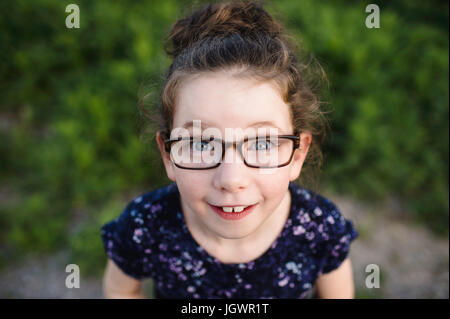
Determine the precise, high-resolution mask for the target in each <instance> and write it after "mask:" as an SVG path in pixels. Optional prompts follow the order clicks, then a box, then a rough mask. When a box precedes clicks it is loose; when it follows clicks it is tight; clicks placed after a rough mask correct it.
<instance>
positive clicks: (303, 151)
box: [289, 132, 312, 182]
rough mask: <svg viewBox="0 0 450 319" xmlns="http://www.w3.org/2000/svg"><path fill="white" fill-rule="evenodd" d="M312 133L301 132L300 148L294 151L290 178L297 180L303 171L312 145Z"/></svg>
mask: <svg viewBox="0 0 450 319" xmlns="http://www.w3.org/2000/svg"><path fill="white" fill-rule="evenodd" d="M311 141H312V135H311V133H309V132H303V133H301V134H300V148H297V149H296V150H295V151H294V155H293V156H292V162H291V172H290V177H289V180H290V181H291V182H292V181H295V180H296V179H297V178H298V177H299V176H300V172H301V171H302V167H303V163H304V162H305V159H306V155H307V154H308V150H309V146H310V145H311Z"/></svg>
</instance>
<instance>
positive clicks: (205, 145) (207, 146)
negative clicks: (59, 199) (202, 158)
mask: <svg viewBox="0 0 450 319" xmlns="http://www.w3.org/2000/svg"><path fill="white" fill-rule="evenodd" d="M192 144H194V150H195V151H197V152H203V151H211V150H212V149H214V148H213V146H212V144H211V143H209V142H207V141H199V142H192Z"/></svg>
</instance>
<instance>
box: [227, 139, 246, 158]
mask: <svg viewBox="0 0 450 319" xmlns="http://www.w3.org/2000/svg"><path fill="white" fill-rule="evenodd" d="M222 143H223V150H222V159H225V160H226V154H227V150H228V148H229V147H230V146H232V149H234V150H235V151H234V152H233V153H232V155H233V154H234V155H235V154H236V152H237V153H239V156H240V157H241V160H243V159H244V153H243V152H242V146H243V144H244V141H231V142H227V141H223V142H222ZM235 157H236V156H235Z"/></svg>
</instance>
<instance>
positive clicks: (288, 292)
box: [102, 2, 358, 298]
mask: <svg viewBox="0 0 450 319" xmlns="http://www.w3.org/2000/svg"><path fill="white" fill-rule="evenodd" d="M169 40H170V41H171V47H169V48H168V49H167V51H168V53H169V54H170V55H171V56H172V57H173V63H172V65H171V66H170V68H169V70H168V72H167V75H166V81H165V83H164V86H163V90H162V94H161V103H160V115H161V125H160V130H159V131H158V132H157V134H156V141H157V143H158V146H159V150H160V152H161V156H162V159H163V162H164V166H165V169H166V173H167V176H168V177H169V178H170V180H172V181H173V183H171V184H170V185H167V186H164V187H161V188H159V189H156V190H154V191H151V192H148V193H146V194H143V195H142V196H139V197H137V198H136V199H134V200H133V201H132V202H130V203H129V204H128V206H127V207H126V208H125V209H124V211H123V212H122V214H121V215H120V216H119V217H118V218H116V219H115V220H113V221H111V222H109V223H107V224H105V225H104V226H103V227H102V240H103V243H104V245H105V249H106V252H107V255H108V257H109V260H108V264H107V268H106V272H105V275H104V293H105V296H106V297H119V298H121V297H125V298H126V297H144V296H143V295H142V294H141V292H140V281H141V280H142V279H144V278H152V279H153V280H154V282H155V295H156V297H158V298H305V297H309V296H311V293H312V292H313V288H316V293H317V295H318V296H319V297H323V298H352V297H353V296H354V287H353V278H352V268H351V262H350V260H349V258H348V253H349V249H350V243H351V241H352V240H354V239H355V238H356V237H357V236H358V233H357V232H356V230H355V229H354V227H353V224H352V222H351V221H349V220H346V219H345V218H344V217H343V216H342V215H341V214H340V212H339V210H338V209H337V208H336V206H335V205H334V204H333V203H332V202H330V201H329V200H327V199H326V198H325V197H323V196H321V195H319V194H317V193H315V192H313V191H311V190H308V189H306V188H303V187H301V186H300V185H298V184H296V183H295V182H294V181H295V180H297V178H299V176H300V172H301V170H302V166H303V163H304V162H305V159H307V155H308V159H309V160H310V159H311V158H313V156H316V157H317V155H318V154H319V155H320V149H319V144H320V142H321V141H322V140H323V137H324V132H323V131H324V127H325V126H324V123H325V122H324V120H323V117H321V114H322V113H321V111H320V108H319V102H318V100H317V98H316V96H315V95H314V94H313V93H312V92H311V90H310V89H309V88H308V86H307V85H306V83H305V81H304V79H303V73H302V68H301V67H302V66H301V65H300V64H299V63H298V62H297V58H296V56H295V55H294V54H293V51H292V45H291V44H289V42H288V40H287V37H286V36H285V35H284V33H283V29H282V27H281V26H280V24H279V23H278V22H276V21H275V20H274V19H273V18H272V17H271V16H270V15H269V14H268V13H267V12H266V11H265V10H264V9H263V8H262V6H261V5H260V4H258V3H253V2H244V3H242V2H232V3H219V4H214V5H207V6H206V7H204V8H203V9H201V10H198V11H196V12H194V13H193V14H192V15H191V16H189V17H186V18H184V19H181V20H179V21H178V22H177V23H176V24H175V25H174V26H173V29H172V31H171V33H170V37H169ZM196 126H197V127H196ZM199 128H200V132H199ZM176 129H177V130H184V135H183V136H178V135H176V134H173V133H174V132H175V130H176ZM257 129H258V131H257V134H256V135H254V134H253V135H251V134H250V135H251V136H250V135H248V134H245V132H255V131H256V130H257ZM261 129H264V131H265V132H267V130H270V132H274V130H275V131H276V132H277V134H276V135H274V134H271V135H270V136H269V135H267V134H265V135H264V134H262V135H261V134H260V132H261ZM207 130H215V132H216V136H215V137H214V139H210V138H205V134H204V133H205V132H206V131H207ZM227 130H228V133H229V131H230V130H231V131H232V134H228V133H227ZM243 132H244V133H243ZM202 133H203V134H202ZM217 134H218V135H220V137H217ZM230 135H231V137H230ZM256 137H257V139H256ZM180 146H181V150H182V152H181V155H180V154H179V150H180ZM185 147H187V148H185ZM211 152H214V154H215V155H213V157H212V159H211V158H209V160H205V159H204V157H202V156H203V154H205V153H206V154H210V153H211ZM308 153H309V154H308ZM199 154H200V155H202V156H199ZM217 154H218V155H217ZM262 155H264V156H262ZM263 157H265V158H267V157H268V158H269V159H270V161H269V162H270V163H268V162H267V161H263V160H262V158H263ZM194 158H195V159H197V160H194Z"/></svg>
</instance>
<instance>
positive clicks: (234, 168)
mask: <svg viewBox="0 0 450 319" xmlns="http://www.w3.org/2000/svg"><path fill="white" fill-rule="evenodd" d="M247 174H248V167H247V166H246V165H245V163H244V161H243V159H242V158H241V155H240V154H239V151H237V150H236V148H235V147H234V146H231V145H230V147H228V149H226V150H225V154H224V158H223V161H222V163H221V164H220V165H219V167H217V168H216V170H215V174H214V187H215V188H217V189H219V190H220V191H224V192H229V193H236V192H239V191H241V190H243V189H245V188H247V186H248V182H249V181H248V175H247Z"/></svg>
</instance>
